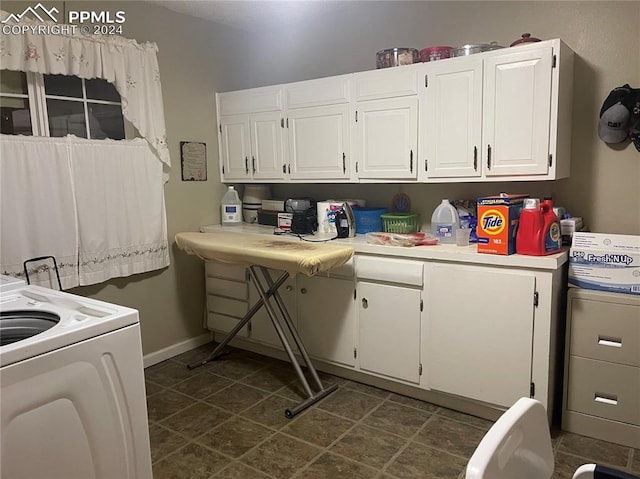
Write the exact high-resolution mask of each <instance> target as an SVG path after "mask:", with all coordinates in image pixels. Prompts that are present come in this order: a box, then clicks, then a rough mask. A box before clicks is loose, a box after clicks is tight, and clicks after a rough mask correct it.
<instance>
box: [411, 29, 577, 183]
mask: <svg viewBox="0 0 640 479" xmlns="http://www.w3.org/2000/svg"><path fill="white" fill-rule="evenodd" d="M424 68H425V74H426V81H425V85H426V88H425V95H424V99H425V101H424V103H423V104H422V105H421V110H420V128H421V131H420V135H421V145H422V150H421V151H422V153H423V154H422V155H421V160H422V161H423V165H422V168H421V174H420V179H421V180H422V181H427V182H432V181H436V182H437V181H451V180H452V179H460V180H464V181H514V180H553V179H558V178H564V177H567V176H569V163H570V154H571V152H570V142H571V134H570V132H571V98H572V82H573V53H572V52H571V51H570V50H569V49H568V47H566V45H564V44H563V43H562V42H561V41H560V40H549V41H546V42H541V43H536V44H529V45H524V46H517V47H513V48H509V49H504V50H496V51H492V52H486V53H481V54H476V55H472V56H469V57H463V58H454V59H449V60H444V61H438V62H434V63H428V64H425V66H424Z"/></svg>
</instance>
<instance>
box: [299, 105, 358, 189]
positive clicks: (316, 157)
mask: <svg viewBox="0 0 640 479" xmlns="http://www.w3.org/2000/svg"><path fill="white" fill-rule="evenodd" d="M348 117H349V105H347V104H340V105H331V106H320V107H311V108H297V109H295V110H289V112H288V126H289V162H290V163H289V166H290V169H291V171H289V173H290V176H289V177H290V178H291V179H292V180H344V179H348V178H349V177H350V167H349V160H350V157H349V121H348Z"/></svg>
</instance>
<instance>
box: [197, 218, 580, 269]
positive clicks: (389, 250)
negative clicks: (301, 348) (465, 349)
mask: <svg viewBox="0 0 640 479" xmlns="http://www.w3.org/2000/svg"><path fill="white" fill-rule="evenodd" d="M200 231H201V232H203V233H213V232H222V231H229V232H234V233H246V234H256V235H273V231H274V228H273V226H263V225H257V224H248V223H243V224H242V225H240V226H222V225H205V226H202V227H201V228H200ZM278 238H279V239H289V240H291V241H303V240H301V239H300V238H298V237H297V236H296V235H288V234H283V235H278ZM305 238H306V239H308V240H309V241H322V240H323V239H326V240H327V241H329V240H330V239H331V236H326V235H324V236H323V235H320V234H316V235H307V236H305ZM334 242H335V243H338V244H344V245H349V246H351V247H353V249H354V250H355V252H356V254H372V255H380V256H395V257H400V258H407V259H423V260H438V261H451V262H458V263H474V264H482V265H488V266H507V267H513V268H527V269H541V270H555V269H558V268H560V267H561V266H562V265H563V264H564V263H566V262H567V260H568V258H569V254H568V248H565V249H563V251H562V252H561V253H557V254H552V255H548V256H525V255H520V254H512V255H508V256H503V255H496V254H485V253H478V252H477V251H476V245H475V244H471V245H469V246H456V245H448V244H447V245H444V244H443V245H437V246H413V247H403V246H385V245H372V244H368V243H367V238H366V236H365V235H356V236H355V238H341V239H335V240H333V241H332V243H334Z"/></svg>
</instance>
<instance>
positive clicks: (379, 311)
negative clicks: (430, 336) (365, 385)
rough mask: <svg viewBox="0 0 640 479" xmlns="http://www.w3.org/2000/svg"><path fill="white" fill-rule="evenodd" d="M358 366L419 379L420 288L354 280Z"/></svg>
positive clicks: (399, 377)
mask: <svg viewBox="0 0 640 479" xmlns="http://www.w3.org/2000/svg"><path fill="white" fill-rule="evenodd" d="M357 296H358V298H357V302H356V304H357V308H358V324H359V335H358V356H359V363H360V369H361V370H363V371H368V372H372V373H376V374H381V375H384V376H388V377H391V378H394V379H400V380H403V381H409V382H413V383H418V382H419V380H420V290H418V289H412V288H407V287H401V286H390V285H385V284H377V283H369V282H364V281H360V282H358V295H357Z"/></svg>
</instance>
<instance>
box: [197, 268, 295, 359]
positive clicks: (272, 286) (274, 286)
mask: <svg viewBox="0 0 640 479" xmlns="http://www.w3.org/2000/svg"><path fill="white" fill-rule="evenodd" d="M288 277H289V273H284V274H283V275H282V276H280V277H279V278H278V279H277V280H276V281H275V282H273V283H272V284H270V285H269V289H268V290H267V291H266V293H265V294H266V295H267V296H271V295H273V294H274V293H275V292H277V290H278V288H279V287H280V286H282V284H284V282H285V281H286V280H287V278H288ZM263 304H264V299H263V298H262V297H261V298H260V299H259V300H258V301H256V304H254V305H253V306H252V307H251V308H250V309H249V311H247V314H245V315H244V318H242V319H241V320H240V321H239V322H238V324H236V326H235V327H234V328H233V329H232V330H231V331H229V332H228V333H227V335H226V336H225V337H224V339H223V340H222V342H221V343H219V344H218V345H217V346H216V347H215V349H214V350H213V351H212V352H211V354H210V355H209V357H208V358H207V359H203V360H202V361H198V362H195V363H191V364H189V365H187V368H188V369H195V368H197V367H199V366H204V365H205V364H207V363H208V362H209V361H212V360H214V359H215V358H216V357H218V356H219V355H220V353H221V352H222V350H223V349H224V348H225V347H226V346H227V344H229V341H231V340H232V339H233V338H234V337H235V335H236V334H238V331H240V330H241V329H242V328H244V326H245V325H246V324H247V323H248V322H249V321H250V320H251V318H252V317H253V315H254V314H256V313H257V312H258V310H259V309H260V308H261V307H262V305H263Z"/></svg>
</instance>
